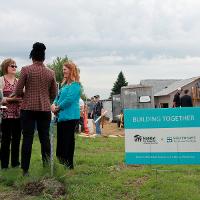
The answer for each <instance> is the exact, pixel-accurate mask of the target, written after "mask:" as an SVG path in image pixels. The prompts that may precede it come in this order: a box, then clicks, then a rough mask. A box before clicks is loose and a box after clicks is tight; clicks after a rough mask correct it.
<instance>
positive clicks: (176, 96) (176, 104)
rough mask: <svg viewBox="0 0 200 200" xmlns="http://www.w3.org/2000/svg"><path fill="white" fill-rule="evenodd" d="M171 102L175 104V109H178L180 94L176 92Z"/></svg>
mask: <svg viewBox="0 0 200 200" xmlns="http://www.w3.org/2000/svg"><path fill="white" fill-rule="evenodd" d="M173 102H175V106H176V107H180V105H181V98H180V94H179V93H178V92H177V93H176V94H175V95H174V100H173Z"/></svg>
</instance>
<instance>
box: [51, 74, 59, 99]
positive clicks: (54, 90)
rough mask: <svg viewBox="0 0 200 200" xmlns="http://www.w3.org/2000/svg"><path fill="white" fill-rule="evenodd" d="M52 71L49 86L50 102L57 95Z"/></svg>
mask: <svg viewBox="0 0 200 200" xmlns="http://www.w3.org/2000/svg"><path fill="white" fill-rule="evenodd" d="M52 73H53V79H52V81H51V86H50V100H51V102H52V101H53V100H54V99H55V98H56V95H57V84H56V78H55V73H54V72H52Z"/></svg>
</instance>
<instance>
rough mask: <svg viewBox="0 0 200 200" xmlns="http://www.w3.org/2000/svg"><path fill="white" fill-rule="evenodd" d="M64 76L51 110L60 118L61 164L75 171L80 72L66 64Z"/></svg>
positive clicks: (59, 152)
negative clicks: (74, 159)
mask: <svg viewBox="0 0 200 200" xmlns="http://www.w3.org/2000/svg"><path fill="white" fill-rule="evenodd" d="M63 75H64V79H63V82H62V85H61V89H60V91H59V94H58V96H57V97H56V99H55V100H54V103H53V104H52V106H51V110H52V112H53V113H55V114H56V115H57V118H58V123H57V147H56V156H57V158H58V160H59V162H60V163H61V164H63V165H65V166H66V167H67V168H68V169H73V168H74V164H73V158H74V149H75V127H76V124H77V123H78V121H79V119H80V105H79V100H80V93H81V86H80V82H79V78H80V77H79V71H78V69H77V67H76V65H75V64H74V63H72V62H66V63H64V65H63Z"/></svg>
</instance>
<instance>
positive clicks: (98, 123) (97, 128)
mask: <svg viewBox="0 0 200 200" xmlns="http://www.w3.org/2000/svg"><path fill="white" fill-rule="evenodd" d="M98 117H100V116H98V115H94V121H96V119H97V118H98ZM100 123H101V119H100V120H98V121H97V123H95V126H96V134H99V135H100V134H101V127H100Z"/></svg>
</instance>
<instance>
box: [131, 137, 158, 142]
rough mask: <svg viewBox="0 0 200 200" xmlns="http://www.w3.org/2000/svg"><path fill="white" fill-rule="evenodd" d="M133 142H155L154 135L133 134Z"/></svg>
mask: <svg viewBox="0 0 200 200" xmlns="http://www.w3.org/2000/svg"><path fill="white" fill-rule="evenodd" d="M134 141H135V142H141V143H143V144H157V143H158V142H157V141H156V137H154V136H145V137H144V136H141V135H135V136H134Z"/></svg>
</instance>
